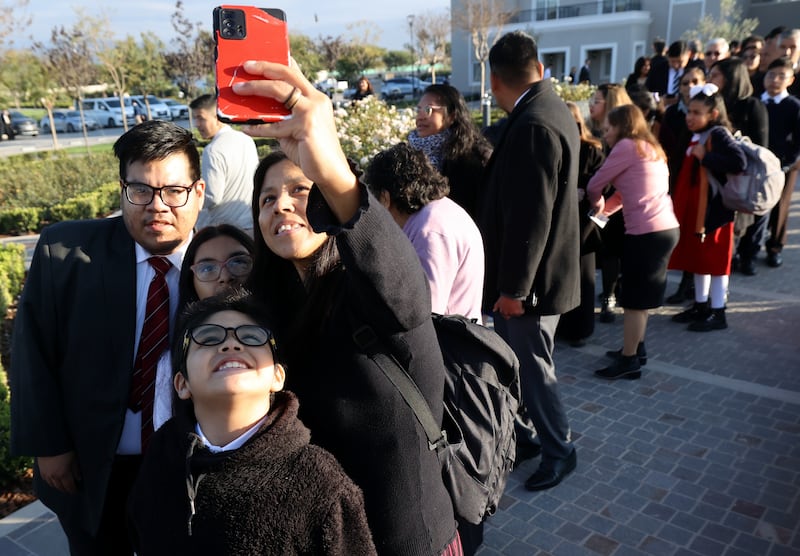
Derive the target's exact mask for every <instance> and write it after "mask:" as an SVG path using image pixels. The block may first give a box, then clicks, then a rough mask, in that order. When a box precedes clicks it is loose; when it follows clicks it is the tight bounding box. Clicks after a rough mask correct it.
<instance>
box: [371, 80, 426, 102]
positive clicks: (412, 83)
mask: <svg viewBox="0 0 800 556" xmlns="http://www.w3.org/2000/svg"><path fill="white" fill-rule="evenodd" d="M428 85H430V83H429V82H428V81H423V80H422V79H419V78H418V77H394V78H392V79H387V80H386V81H384V82H383V87H382V88H381V98H383V99H386V100H396V99H402V98H404V97H406V96H410V97H411V98H414V97H415V96H419V95H421V94H422V91H423V90H424V89H425V87H427V86H428Z"/></svg>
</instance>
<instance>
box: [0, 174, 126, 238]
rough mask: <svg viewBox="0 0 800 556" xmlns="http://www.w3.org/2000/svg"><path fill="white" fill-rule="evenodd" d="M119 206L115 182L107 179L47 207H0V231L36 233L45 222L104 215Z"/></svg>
mask: <svg viewBox="0 0 800 556" xmlns="http://www.w3.org/2000/svg"><path fill="white" fill-rule="evenodd" d="M117 208H119V184H118V183H116V182H115V183H107V184H105V185H102V186H100V187H98V188H97V189H95V190H94V191H89V192H86V193H81V194H79V195H77V196H75V197H73V198H71V199H67V200H66V201H64V202H62V203H58V204H55V205H53V206H51V207H24V208H10V209H3V210H0V234H7V235H21V234H29V233H36V232H38V231H40V230H41V229H42V227H44V226H45V225H47V224H52V223H53V222H61V221H62V220H82V219H87V218H96V217H98V216H105V215H107V214H109V213H111V212H114V211H115V210H116V209H117Z"/></svg>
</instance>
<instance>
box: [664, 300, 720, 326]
mask: <svg viewBox="0 0 800 556" xmlns="http://www.w3.org/2000/svg"><path fill="white" fill-rule="evenodd" d="M710 312H711V309H709V306H708V301H706V302H704V303H698V302H697V301H695V302H694V305H692V306H691V307H689V308H688V309H686V310H685V311H682V312H680V313H678V314H677V315H672V322H680V323H684V324H685V323H687V322H697V321H701V320H705V318H706V317H708V314H709V313H710Z"/></svg>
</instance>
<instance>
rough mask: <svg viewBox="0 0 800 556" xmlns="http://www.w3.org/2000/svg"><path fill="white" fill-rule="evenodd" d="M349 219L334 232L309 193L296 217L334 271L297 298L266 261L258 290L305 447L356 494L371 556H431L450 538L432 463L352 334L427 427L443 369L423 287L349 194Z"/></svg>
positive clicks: (385, 216)
mask: <svg viewBox="0 0 800 556" xmlns="http://www.w3.org/2000/svg"><path fill="white" fill-rule="evenodd" d="M359 193H360V196H361V199H360V208H359V211H358V213H357V214H356V216H355V217H354V218H353V219H352V220H351V221H350V222H348V223H346V224H344V225H340V224H339V223H338V222H337V221H336V218H335V217H334V215H333V213H332V212H331V210H330V208H329V207H328V206H327V205H326V204H325V201H324V199H323V197H322V195H321V193H320V192H319V190H318V189H317V188H316V187H314V188H312V190H311V193H310V195H309V199H308V209H307V217H308V220H309V222H310V223H311V226H312V228H313V229H314V230H315V231H317V232H322V233H327V234H328V235H330V236H333V238H334V240H335V244H336V247H337V248H338V252H339V254H340V256H341V263H342V264H341V265H339V266H338V267H337V268H335V269H333V270H332V271H330V272H328V273H327V274H325V275H324V276H323V277H322V278H318V279H317V281H316V283H315V284H314V285H310V286H309V288H308V291H307V290H306V288H304V287H303V286H302V284H300V282H299V279H298V275H297V272H296V271H295V270H294V267H293V265H292V264H291V262H289V261H286V260H283V259H279V258H277V257H275V256H273V257H272V258H270V260H269V265H270V267H269V268H271V269H272V271H271V272H268V273H267V275H266V277H265V282H266V283H264V284H257V285H254V287H255V286H258V287H259V288H260V293H261V294H262V295H263V296H264V299H265V300H266V301H267V302H268V303H271V304H272V306H273V307H274V308H275V310H276V311H277V317H278V323H279V325H278V326H277V327H276V335H277V341H278V349H281V346H285V348H286V351H285V353H286V357H287V363H288V369H287V379H286V384H287V388H289V389H290V390H292V391H293V392H295V393H296V394H297V397H298V398H299V400H300V418H301V419H302V421H303V423H305V424H306V426H308V428H309V429H311V441H312V442H313V443H315V444H317V445H319V446H321V447H323V448H325V449H327V450H328V451H330V452H331V453H332V454H333V455H334V456H335V457H336V459H337V460H338V461H339V463H341V465H342V467H343V468H344V470H345V472H347V474H348V475H349V476H350V477H351V478H352V479H353V481H354V482H355V483H356V484H357V485H358V486H359V487H361V489H362V491H363V492H364V499H365V502H366V510H367V519H368V520H369V524H370V528H371V530H372V534H373V539H374V541H375V545H376V547H377V549H378V553H379V554H391V555H427V556H431V555H438V554H440V553H441V552H442V550H443V549H444V548H445V547H446V546H447V545H448V543H449V542H450V541H451V540H452V539H453V537H454V536H455V519H454V514H453V508H452V504H451V502H450V497H449V495H448V493H447V491H446V490H445V488H444V485H443V482H442V477H441V467H440V465H439V461H438V458H437V456H436V454H435V453H434V452H432V451H430V450H429V449H428V441H427V438H426V436H425V433H424V431H423V430H422V429H421V427H420V425H419V423H418V421H417V420H416V418H415V416H414V414H413V413H412V412H411V410H410V409H409V407H408V406H407V405H406V404H405V402H403V400H402V398H401V396H400V394H399V393H398V391H397V389H396V388H395V387H394V386H393V385H392V383H390V382H389V381H388V379H387V378H386V377H385V375H384V374H383V373H382V372H381V370H380V369H379V368H378V367H377V366H376V365H375V364H374V363H373V361H372V360H371V359H369V357H367V355H365V354H364V353H363V352H362V351H361V350H360V349H359V348H357V347H356V344H355V341H354V340H353V334H354V332H355V330H356V329H358V328H360V327H362V326H363V325H369V326H370V327H371V329H372V330H374V332H375V333H376V334H377V335H378V336H379V337H380V338H382V339H384V340H385V341H386V342H387V344H384V347H383V348H382V349H388V348H386V347H385V346H386V345H388V344H390V345H391V351H392V353H393V355H394V356H395V357H396V358H397V359H398V361H400V363H401V364H402V365H403V366H404V367H405V368H406V369H407V370H408V372H409V374H410V375H411V377H412V378H413V379H414V381H415V382H416V383H417V386H418V387H419V389H420V390H421V392H422V393H423V395H424V396H425V398H426V400H427V401H428V404H429V405H430V406H431V408H432V410H433V413H434V415H435V416H436V418H437V419H439V420H441V418H442V412H443V403H442V398H443V392H444V364H443V363H442V357H441V352H440V350H439V345H438V342H437V340H436V333H435V332H434V329H433V323H432V321H431V304H430V292H429V290H428V281H427V278H426V276H425V273H424V271H423V270H422V266H421V264H420V262H419V257H418V256H417V254H416V252H415V251H414V248H413V247H412V246H411V243H410V242H409V241H408V239H407V238H406V237H405V235H404V234H403V232H402V230H401V229H400V227H399V226H398V225H397V224H396V223H395V221H394V220H393V219H392V217H391V215H390V214H389V212H388V211H387V210H386V209H384V208H383V207H382V206H381V205H380V203H378V201H377V200H376V199H375V198H374V197H372V196H371V195H369V194H368V193H367V189H366V187H364V185H363V184H359Z"/></svg>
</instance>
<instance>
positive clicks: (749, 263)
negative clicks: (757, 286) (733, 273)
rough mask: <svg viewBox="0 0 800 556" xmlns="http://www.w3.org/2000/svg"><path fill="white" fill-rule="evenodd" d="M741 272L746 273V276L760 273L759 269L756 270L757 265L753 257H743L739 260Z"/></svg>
mask: <svg viewBox="0 0 800 556" xmlns="http://www.w3.org/2000/svg"><path fill="white" fill-rule="evenodd" d="M739 272H741V273H742V274H744V275H745V276H755V275H756V274H758V270H756V265H755V263H754V262H753V259H744V258H743V259H741V260H740V262H739Z"/></svg>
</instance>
